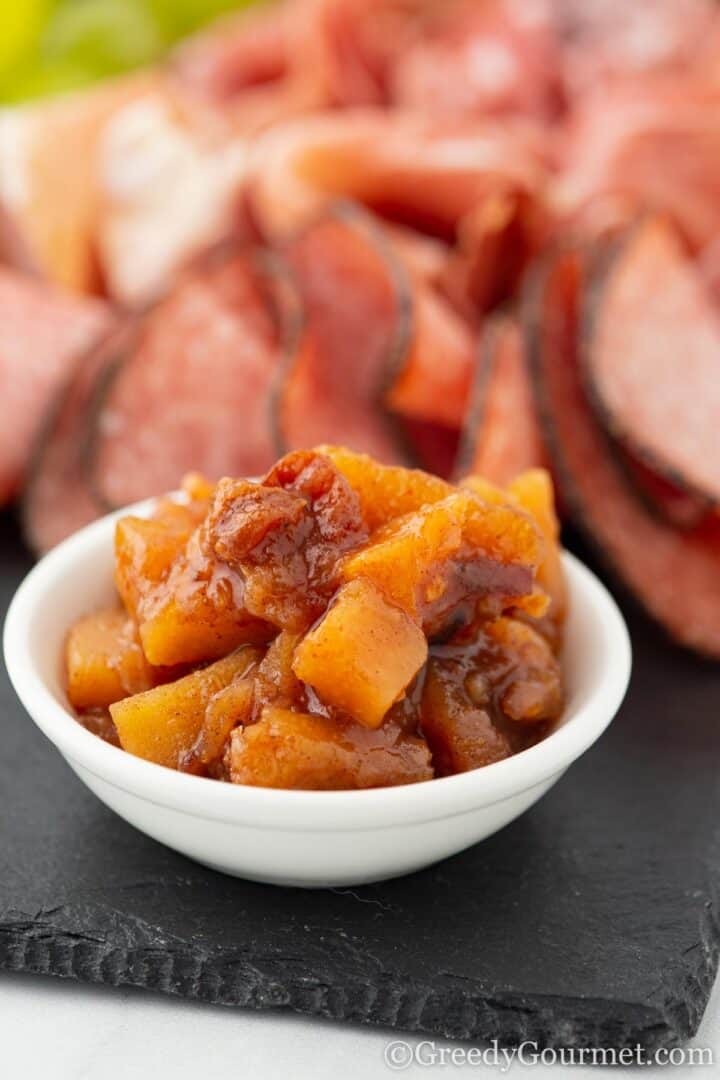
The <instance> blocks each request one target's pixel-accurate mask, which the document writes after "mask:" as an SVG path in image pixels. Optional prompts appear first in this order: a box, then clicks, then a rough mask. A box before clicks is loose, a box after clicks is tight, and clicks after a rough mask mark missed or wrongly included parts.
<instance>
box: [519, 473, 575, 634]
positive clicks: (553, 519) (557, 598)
mask: <svg viewBox="0 0 720 1080" xmlns="http://www.w3.org/2000/svg"><path fill="white" fill-rule="evenodd" d="M508 490H509V493H510V494H511V495H512V496H513V498H514V499H516V500H517V502H518V504H519V505H520V506H521V507H522V508H523V510H525V511H527V513H529V514H531V515H532V517H533V519H534V521H535V523H536V524H537V526H538V528H539V529H540V532H541V533H542V536H543V539H544V541H545V547H544V552H543V559H542V562H541V563H540V566H539V567H538V571H537V578H536V580H537V584H538V585H539V586H540V588H541V589H543V590H544V591H545V592H546V593H547V595H548V596H549V597H550V608H549V611H548V613H547V614H548V616H549V618H550V619H552V621H553V622H555V623H556V624H561V623H562V622H563V620H564V618H565V614H566V611H567V586H566V584H565V572H564V570H563V565H562V556H561V552H560V540H559V537H560V524H559V522H558V519H557V514H556V512H555V497H554V492H553V483H552V480H551V478H550V474H549V473H548V472H547V471H546V470H545V469H528V470H527V472H524V473H521V474H520V475H519V476H517V477H516V478H515V480H513V482H512V484H511V485H510V487H509V489H508Z"/></svg>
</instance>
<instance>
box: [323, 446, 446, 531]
mask: <svg viewBox="0 0 720 1080" xmlns="http://www.w3.org/2000/svg"><path fill="white" fill-rule="evenodd" d="M318 451H319V453H321V454H325V455H326V456H327V457H329V458H330V459H331V461H332V462H333V464H334V465H335V467H336V468H337V469H339V470H340V472H341V473H342V474H343V476H344V477H345V479H346V480H347V482H348V483H349V484H350V487H351V488H353V490H354V491H355V493H356V495H357V496H358V498H359V499H360V505H361V507H362V512H363V517H364V519H365V523H366V525H367V527H368V529H369V530H370V531H371V532H372V531H373V530H374V529H377V528H379V527H380V526H381V525H385V524H387V522H388V521H391V520H392V519H393V518H396V517H400V516H401V515H403V514H409V513H412V512H413V511H414V510H419V509H420V508H421V507H422V506H426V505H427V504H428V503H434V502H439V500H440V499H444V498H446V497H447V496H448V495H450V494H451V493H452V491H453V488H452V487H451V485H450V484H448V483H447V482H446V481H445V480H441V479H440V477H439V476H432V475H431V474H430V473H426V472H423V471H422V470H421V469H404V468H403V467H402V466H401V465H381V464H380V462H378V461H375V459H374V458H371V457H369V455H367V454H357V453H355V452H354V451H352V450H347V449H346V448H345V447H344V446H319V447H318Z"/></svg>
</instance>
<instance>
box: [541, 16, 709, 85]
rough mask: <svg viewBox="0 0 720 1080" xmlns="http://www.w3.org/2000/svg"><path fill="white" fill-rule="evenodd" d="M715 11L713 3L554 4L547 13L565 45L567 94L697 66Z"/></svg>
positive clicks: (564, 60) (563, 52) (564, 65)
mask: <svg viewBox="0 0 720 1080" xmlns="http://www.w3.org/2000/svg"><path fill="white" fill-rule="evenodd" d="M715 8H716V5H715V4H714V3H713V2H712V0H684V2H683V3H682V4H678V3H677V2H676V0H634V2H633V3H632V4H625V3H623V0H593V2H592V3H588V0H553V2H552V4H551V5H550V6H549V12H548V14H549V15H550V18H551V20H552V22H553V23H554V26H555V28H556V30H557V33H558V35H559V38H560V41H561V44H562V56H563V67H564V75H565V81H566V85H567V89H568V91H569V92H570V93H571V94H573V95H574V94H577V93H580V92H582V91H583V90H585V89H586V88H587V87H588V86H592V85H594V84H596V83H598V82H601V81H602V82H607V80H608V78H609V77H611V76H613V75H635V76H637V75H642V74H643V73H645V72H648V71H657V70H667V69H672V68H676V67H681V66H684V65H686V64H688V63H694V62H696V61H697V58H698V54H699V53H700V52H701V51H702V49H703V45H704V43H705V41H706V39H707V36H708V33H709V32H710V31H711V30H712V27H713V20H714V18H715Z"/></svg>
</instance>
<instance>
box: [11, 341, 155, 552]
mask: <svg viewBox="0 0 720 1080" xmlns="http://www.w3.org/2000/svg"><path fill="white" fill-rule="evenodd" d="M135 329H136V328H135V324H134V323H130V322H124V323H123V324H121V325H120V326H119V327H118V328H116V329H115V330H114V331H113V332H112V333H111V334H110V335H108V336H107V337H106V338H105V340H104V341H103V342H102V343H101V344H99V345H98V346H97V347H96V348H94V349H91V350H89V351H88V352H87V353H85V355H84V356H82V357H81V358H80V359H79V360H78V362H77V363H76V365H75V366H74V368H73V370H72V372H71V374H70V376H69V378H68V379H67V380H66V381H65V384H64V385H63V387H62V389H61V390H60V391H59V392H58V394H57V395H56V397H55V398H54V399H53V400H52V401H51V402H50V404H49V407H48V409H47V412H46V415H45V419H44V421H43V423H42V425H41V427H40V429H39V431H38V434H37V436H36V439H35V446H34V450H33V452H32V454H31V455H30V464H29V467H28V480H27V483H26V486H25V491H24V493H23V500H22V521H23V530H24V533H25V537H26V539H27V541H28V543H29V545H30V547H31V548H32V549H33V551H35V552H36V554H38V555H42V554H44V553H45V552H46V551H49V550H50V548H52V547H54V546H55V544H59V543H60V541H61V540H64V539H65V538H66V537H67V536H70V534H71V533H74V532H75V531H76V530H77V529H81V528H82V527H83V526H84V525H88V524H89V523H90V522H91V521H93V520H94V519H95V518H96V517H99V516H100V515H101V514H103V513H104V512H105V510H106V507H104V506H103V505H102V503H101V502H100V501H99V500H98V499H97V497H96V496H95V495H94V494H93V491H92V489H91V487H90V485H89V484H88V482H87V478H86V464H87V463H86V451H87V440H88V434H89V423H90V418H91V415H92V411H93V405H94V402H95V399H96V396H97V394H98V392H99V390H100V388H101V387H102V383H103V380H104V378H106V377H107V375H108V373H109V372H110V371H111V370H112V368H113V367H114V365H115V364H116V363H117V361H118V358H119V357H120V356H122V355H123V353H124V352H125V351H126V350H127V349H128V348H129V347H130V345H131V342H132V338H133V334H134V333H135Z"/></svg>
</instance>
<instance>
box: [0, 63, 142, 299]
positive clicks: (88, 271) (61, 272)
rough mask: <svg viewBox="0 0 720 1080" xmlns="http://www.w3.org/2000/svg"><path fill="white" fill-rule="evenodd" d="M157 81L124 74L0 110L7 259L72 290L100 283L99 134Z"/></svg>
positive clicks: (0, 196)
mask: <svg viewBox="0 0 720 1080" xmlns="http://www.w3.org/2000/svg"><path fill="white" fill-rule="evenodd" d="M157 81H158V76H156V75H154V74H141V75H133V76H127V77H125V78H122V79H118V80H116V81H112V82H108V83H104V84H102V85H101V86H99V87H97V88H93V89H92V90H89V91H88V90H85V91H83V92H81V93H77V94H72V95H69V96H67V97H60V98H57V99H52V100H50V101H43V102H40V103H38V104H33V105H27V106H22V107H18V108H12V109H4V110H2V112H0V206H1V207H2V212H3V217H4V226H5V227H4V228H3V229H2V230H0V244H1V245H2V246H1V253H2V256H3V258H4V259H5V260H7V261H10V262H11V263H13V264H14V265H16V266H18V267H19V268H21V269H25V270H27V269H31V270H34V271H36V272H37V273H38V274H41V275H43V276H46V277H48V278H49V279H50V280H51V281H53V282H56V283H57V284H59V285H61V286H64V287H67V288H69V289H72V290H73V291H76V292H92V291H98V290H99V288H100V284H101V282H100V278H99V274H98V265H97V253H96V250H95V230H96V226H97V215H98V185H97V148H98V141H99V139H100V137H101V135H102V132H103V130H104V127H105V125H106V123H107V122H108V120H109V118H110V117H111V116H112V115H113V114H114V113H115V112H116V111H117V110H118V109H119V108H121V107H122V106H123V105H125V104H127V103H128V102H130V101H132V100H134V99H135V98H136V97H138V95H140V94H143V93H145V92H146V91H147V89H148V87H149V86H152V85H154V84H155V83H156V82H157Z"/></svg>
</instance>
